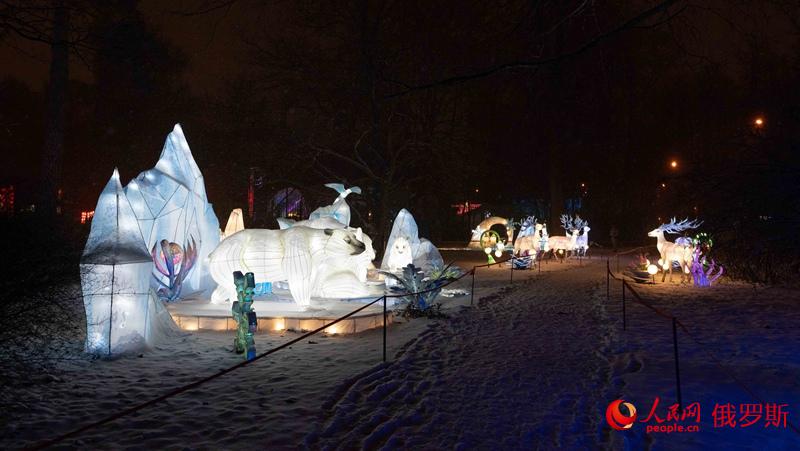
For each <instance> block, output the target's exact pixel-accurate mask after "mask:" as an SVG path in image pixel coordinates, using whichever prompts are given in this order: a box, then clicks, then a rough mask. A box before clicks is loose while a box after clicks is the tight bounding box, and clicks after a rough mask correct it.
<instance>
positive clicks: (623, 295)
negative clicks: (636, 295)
mask: <svg viewBox="0 0 800 451" xmlns="http://www.w3.org/2000/svg"><path fill="white" fill-rule="evenodd" d="M627 328H628V323H627V320H626V318H625V281H624V280H623V281H622V330H626V329H627Z"/></svg>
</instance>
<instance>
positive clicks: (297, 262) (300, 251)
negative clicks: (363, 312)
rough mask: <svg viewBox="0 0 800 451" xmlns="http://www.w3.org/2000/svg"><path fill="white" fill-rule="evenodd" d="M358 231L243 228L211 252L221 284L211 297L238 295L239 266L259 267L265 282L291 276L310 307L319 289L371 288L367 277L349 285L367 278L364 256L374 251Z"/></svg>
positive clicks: (297, 295)
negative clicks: (236, 281)
mask: <svg viewBox="0 0 800 451" xmlns="http://www.w3.org/2000/svg"><path fill="white" fill-rule="evenodd" d="M359 232H360V231H359ZM357 233H358V232H353V231H350V230H346V229H312V228H310V227H304V226H295V227H291V228H288V229H284V230H265V229H245V230H242V231H240V232H239V233H236V234H235V235H233V236H231V237H230V238H227V239H225V240H224V241H222V242H221V243H220V244H219V246H218V247H217V248H216V249H215V250H214V252H212V253H211V255H210V256H209V260H210V261H209V267H210V270H211V277H213V279H214V281H215V282H216V283H217V285H218V287H217V289H216V290H215V291H214V293H213V294H212V296H211V301H212V302H214V303H220V302H224V301H225V300H231V301H232V300H233V299H235V298H236V289H235V286H234V283H233V272H234V271H242V272H248V271H249V272H253V273H254V275H255V278H256V280H257V281H259V282H279V281H283V280H286V281H288V283H289V291H290V292H291V293H292V297H293V298H294V301H295V302H296V303H297V304H298V305H299V306H300V307H302V308H304V309H306V308H308V307H310V305H311V296H312V295H314V294H317V295H323V296H324V295H327V296H332V295H337V294H341V293H342V292H343V291H347V292H348V293H356V295H362V294H365V293H366V287H365V286H364V285H363V284H362V283H359V284H358V285H356V286H351V287H350V288H349V290H350V291H348V290H347V289H343V287H344V288H347V286H348V285H349V284H351V283H352V282H353V281H357V282H360V281H361V279H362V277H363V279H366V269H365V267H363V260H365V259H367V258H369V254H370V253H371V254H372V255H374V250H372V249H368V248H367V245H366V244H365V243H364V242H363V241H361V240H359V239H358V237H357ZM362 238H363V236H362ZM370 248H371V246H370ZM364 254H366V255H364ZM326 284H327V287H326ZM359 285H360V286H359Z"/></svg>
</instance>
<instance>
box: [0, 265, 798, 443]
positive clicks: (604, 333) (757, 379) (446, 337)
mask: <svg viewBox="0 0 800 451" xmlns="http://www.w3.org/2000/svg"><path fill="white" fill-rule="evenodd" d="M453 258H456V259H458V260H459V264H460V265H461V266H462V267H464V268H470V267H471V266H472V265H473V264H479V263H482V260H483V259H484V258H485V257H484V256H483V255H482V254H479V253H475V252H458V253H456V252H454V253H451V254H450V255H447V254H446V255H445V260H447V261H450V259H453ZM508 278H509V271H508V270H507V269H501V268H496V267H495V268H488V269H480V270H479V272H478V277H477V282H476V297H475V300H476V305H475V306H474V307H472V308H466V307H464V306H465V305H468V304H469V297H466V298H455V299H449V300H445V302H446V303H447V304H448V313H450V318H448V319H442V320H427V319H415V320H411V321H408V322H401V323H395V324H393V325H392V326H391V327H390V328H389V331H388V332H389V334H388V335H389V342H388V351H389V352H388V355H389V356H390V362H389V363H387V364H382V363H381V337H382V331H381V329H373V330H370V331H366V332H362V333H359V334H355V335H347V336H326V335H318V336H315V337H312V338H310V339H308V340H304V341H303V342H300V343H297V344H295V345H293V346H292V347H291V348H289V349H285V350H283V351H280V352H278V353H276V354H273V355H271V356H269V357H267V358H264V359H262V360H259V361H258V362H254V363H253V364H252V365H248V366H246V367H244V368H241V369H239V370H237V371H235V372H233V373H231V374H228V375H225V376H223V377H220V378H218V379H216V380H214V381H212V382H210V383H208V384H206V385H203V386H202V387H200V388H198V389H195V390H192V391H190V392H187V393H184V394H182V395H179V396H176V397H174V398H171V399H170V400H168V401H166V402H163V403H161V404H159V405H157V406H153V407H149V408H146V409H145V410H142V411H140V412H139V413H137V414H134V415H132V416H130V417H127V418H124V419H120V420H117V421H115V422H113V423H111V424H109V425H106V426H103V427H100V428H98V429H96V430H94V431H90V432H87V433H85V434H83V435H81V436H80V437H79V438H78V439H76V440H71V441H68V442H67V443H68V444H69V445H70V446H74V447H79V448H83V449H96V448H101V449H120V448H142V447H145V448H147V449H161V448H192V449H194V448H199V449H240V448H241V449H245V448H246V449H252V448H258V449H263V448H268V449H296V448H298V447H303V446H306V447H308V448H359V447H366V448H381V447H393V446H394V447H403V448H415V449H440V448H462V449H473V448H480V449H485V448H492V449H514V448H525V449H531V448H533V449H553V448H565V449H595V448H611V449H623V448H628V449H642V448H647V447H652V449H690V448H694V447H702V448H707V449H737V448H739V449H745V448H752V447H753V446H756V445H759V446H761V445H763V446H764V447H767V448H771V449H797V446H796V445H795V444H796V443H800V440H798V439H800V435H797V434H795V433H794V432H793V431H791V430H789V429H780V430H772V429H766V428H763V426H761V425H759V426H758V428H755V427H751V428H747V429H731V430H725V429H714V428H713V427H712V424H713V423H712V422H711V409H712V408H713V403H714V402H720V403H723V402H730V403H734V404H737V405H738V403H740V402H742V403H744V402H755V401H751V400H750V399H749V397H748V395H747V393H746V392H744V391H743V390H741V389H740V388H739V387H738V386H737V385H736V384H735V383H734V382H733V381H731V380H729V379H728V378H726V376H725V374H724V373H722V372H720V371H719V370H718V369H717V368H716V366H715V365H714V363H713V362H712V361H709V359H708V358H707V357H706V356H705V354H703V353H702V352H701V351H699V350H698V349H697V348H695V347H693V346H694V345H692V344H691V342H690V341H689V339H688V338H686V337H682V338H681V339H680V340H681V355H680V357H681V372H682V378H683V397H684V402H685V403H688V402H692V401H695V400H696V401H699V402H701V404H702V409H703V411H702V413H701V415H702V426H703V428H702V430H701V431H700V432H698V433H693V434H670V435H666V434H650V435H649V436H648V435H645V434H644V424H641V423H637V424H636V425H634V427H633V428H632V430H631V431H628V432H624V433H623V432H618V431H613V430H611V429H610V428H609V427H608V426H607V425H606V423H605V418H604V415H605V409H606V406H607V405H608V403H609V402H611V401H613V400H615V399H618V398H624V399H625V400H626V401H630V402H632V403H633V404H634V405H636V407H637V408H638V410H639V414H640V415H646V414H647V413H648V412H647V411H648V410H649V407H650V406H651V405H652V401H653V399H654V398H655V396H659V397H660V398H661V402H662V406H665V404H671V403H672V402H674V388H673V387H674V368H673V360H672V341H671V340H672V338H671V326H670V324H669V323H667V322H665V321H663V320H659V319H657V318H655V317H654V316H653V315H652V314H650V313H649V312H648V311H647V310H646V309H644V308H643V307H638V308H637V307H636V306H632V305H631V304H629V305H628V313H629V318H628V319H629V321H628V326H629V327H628V330H627V331H626V332H624V333H623V331H622V328H621V321H620V313H621V308H620V307H621V306H620V302H619V287H618V286H615V287H614V289H613V290H612V300H611V302H608V301H606V299H605V260H602V259H594V260H591V261H588V262H587V261H584V262H583V265H580V266H579V265H578V264H577V262H571V263H566V264H559V263H555V262H552V263H549V264H546V265H544V268H543V271H542V273H541V274H539V273H538V272H536V271H530V272H528V271H515V273H514V284H513V286H512V287H510V288H509V280H508ZM470 282H471V280H470V278H469V277H467V278H465V279H463V281H462V282H460V285H459V286H458V287H462V288H466V289H470ZM637 289H639V291H640V293H641V294H642V295H643V296H645V297H647V298H650V299H653V300H654V301H655V303H656V304H658V305H659V306H660V307H663V308H664V309H666V310H670V311H672V312H674V314H675V315H676V316H678V317H679V318H680V319H681V320H682V321H683V322H684V323H685V324H686V325H687V326H688V327H689V328H690V330H692V331H693V332H694V333H695V334H696V335H697V337H698V339H700V340H701V341H703V342H704V343H706V345H707V347H708V349H709V350H710V351H713V352H714V353H715V354H716V355H718V356H719V357H720V358H722V359H723V363H724V364H726V365H729V368H731V369H732V370H734V372H735V375H736V376H737V377H738V378H740V379H741V380H743V381H745V382H747V383H748V384H749V386H750V387H752V389H753V390H754V391H755V392H756V393H758V394H759V395H760V396H761V397H763V398H764V400H765V401H770V402H781V403H788V404H789V407H788V408H789V412H790V413H789V421H790V422H794V423H795V424H797V423H799V422H798V418H800V386H799V385H798V384H800V382H798V381H800V357H799V356H798V353H797V351H796V350H797V345H798V337H800V331H798V329H800V328H798V327H797V326H796V325H797V324H800V322H798V320H799V319H800V308H799V307H798V306H799V305H800V304H798V300H799V299H800V296H798V292H797V291H796V290H784V289H777V288H769V289H757V290H753V288H752V287H751V286H749V285H744V284H737V283H727V284H725V285H720V286H715V287H713V288H711V289H698V288H693V287H681V286H678V285H677V284H675V285H671V286H668V285H656V286H655V287H649V286H637ZM297 336H298V333H296V332H288V331H287V332H284V333H282V334H280V333H275V332H268V333H259V334H258V336H257V338H256V344H257V347H258V350H259V351H263V350H265V349H268V348H270V347H273V346H276V345H279V344H281V343H285V342H286V341H288V340H291V339H292V338H295V337H297ZM232 340H233V336H232V335H231V334H230V333H221V332H199V333H192V334H189V333H181V334H180V335H179V336H177V337H175V338H174V339H173V340H171V341H168V342H165V343H163V344H161V345H159V346H158V347H157V348H156V349H154V350H152V351H149V352H146V353H143V354H141V356H140V357H139V356H131V357H124V358H119V359H116V360H89V359H79V360H75V361H65V362H63V363H61V364H59V369H58V371H57V372H54V373H52V374H44V375H38V374H37V375H30V378H29V379H27V380H19V381H18V383H15V384H14V385H13V386H10V387H3V388H2V391H3V392H2V402H3V403H4V404H5V405H6V406H7V407H6V412H5V413H4V415H3V417H4V418H6V419H7V420H6V421H4V422H3V424H2V425H1V426H2V430H0V437H2V438H0V447H2V448H17V447H21V446H26V445H32V444H34V443H37V442H39V441H41V440H43V439H47V438H51V437H53V436H55V435H58V434H61V433H64V432H66V431H69V430H71V429H73V428H76V427H78V426H80V425H83V424H86V423H89V422H92V421H95V420H97V419H99V418H102V417H104V416H105V415H107V414H109V413H112V412H116V411H118V410H120V409H123V408H126V407H129V406H131V405H134V404H136V403H139V402H142V401H144V400H146V399H150V398H152V397H156V396H158V395H160V394H162V393H164V392H167V391H169V390H171V389H173V388H174V387H176V386H180V385H183V384H186V383H190V382H192V381H194V380H197V379H198V378H200V377H203V376H206V375H208V374H211V373H214V372H216V371H218V370H219V369H222V368H225V367H228V366H231V365H233V364H235V363H238V362H239V361H241V360H240V359H241V357H240V356H238V355H235V354H233V353H231V352H230V348H231V343H232ZM709 403H710V405H709ZM664 414H665V410H664V407H662V408H661V409H660V410H659V415H660V416H664ZM640 418H641V417H640Z"/></svg>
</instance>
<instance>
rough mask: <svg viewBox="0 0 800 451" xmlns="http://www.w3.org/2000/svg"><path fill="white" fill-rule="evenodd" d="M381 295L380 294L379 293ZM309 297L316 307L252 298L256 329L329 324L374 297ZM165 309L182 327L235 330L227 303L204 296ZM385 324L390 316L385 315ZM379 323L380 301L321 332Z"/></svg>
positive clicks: (390, 303) (389, 306) (298, 328)
mask: <svg viewBox="0 0 800 451" xmlns="http://www.w3.org/2000/svg"><path fill="white" fill-rule="evenodd" d="M381 294H382V293H381ZM376 297H377V296H373V297H370V298H366V299H347V300H333V299H320V300H316V299H315V300H312V302H313V303H314V305H315V306H316V308H314V309H310V310H307V311H303V310H301V309H300V308H299V307H298V306H297V304H295V303H294V302H293V301H291V299H290V298H289V299H286V297H285V296H277V295H269V296H264V297H263V298H265V299H260V298H256V301H255V302H253V309H254V310H255V311H256V314H257V315H258V330H259V332H262V333H263V332H270V331H274V332H280V331H283V330H295V331H298V332H304V331H310V330H314V329H317V328H319V327H321V326H324V325H326V324H330V323H331V322H333V321H334V320H335V319H336V318H339V317H342V316H344V315H346V314H348V313H350V312H352V311H353V310H355V309H357V308H359V307H361V306H363V305H364V304H366V303H368V302H369V301H371V300H373V299H375V298H376ZM393 307H394V302H393V299H388V302H387V309H388V310H392V308H393ZM167 309H168V310H169V313H170V315H172V319H173V320H174V321H175V323H176V324H177V325H178V327H180V328H181V329H183V330H190V331H196V330H208V331H235V330H236V321H234V320H233V317H232V316H231V310H230V309H231V307H230V305H228V304H224V305H222V304H211V303H210V302H209V301H208V300H207V299H186V300H183V301H179V302H174V303H170V304H167ZM386 321H387V323H391V322H392V315H387V318H386ZM382 326H383V302H380V301H379V302H377V303H376V304H374V305H371V306H369V307H367V308H366V309H364V310H362V311H361V312H359V313H357V314H356V315H353V316H351V317H350V318H347V319H346V320H343V321H340V322H339V323H336V324H335V325H333V326H331V327H329V328H328V329H326V330H325V331H326V332H327V333H329V334H353V333H357V332H362V331H365V330H369V329H372V328H375V327H382Z"/></svg>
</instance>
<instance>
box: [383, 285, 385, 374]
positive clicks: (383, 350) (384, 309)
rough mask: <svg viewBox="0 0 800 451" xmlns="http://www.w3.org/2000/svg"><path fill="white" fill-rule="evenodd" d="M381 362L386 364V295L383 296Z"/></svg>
mask: <svg viewBox="0 0 800 451" xmlns="http://www.w3.org/2000/svg"><path fill="white" fill-rule="evenodd" d="M383 362H384V363H386V295H383Z"/></svg>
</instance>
